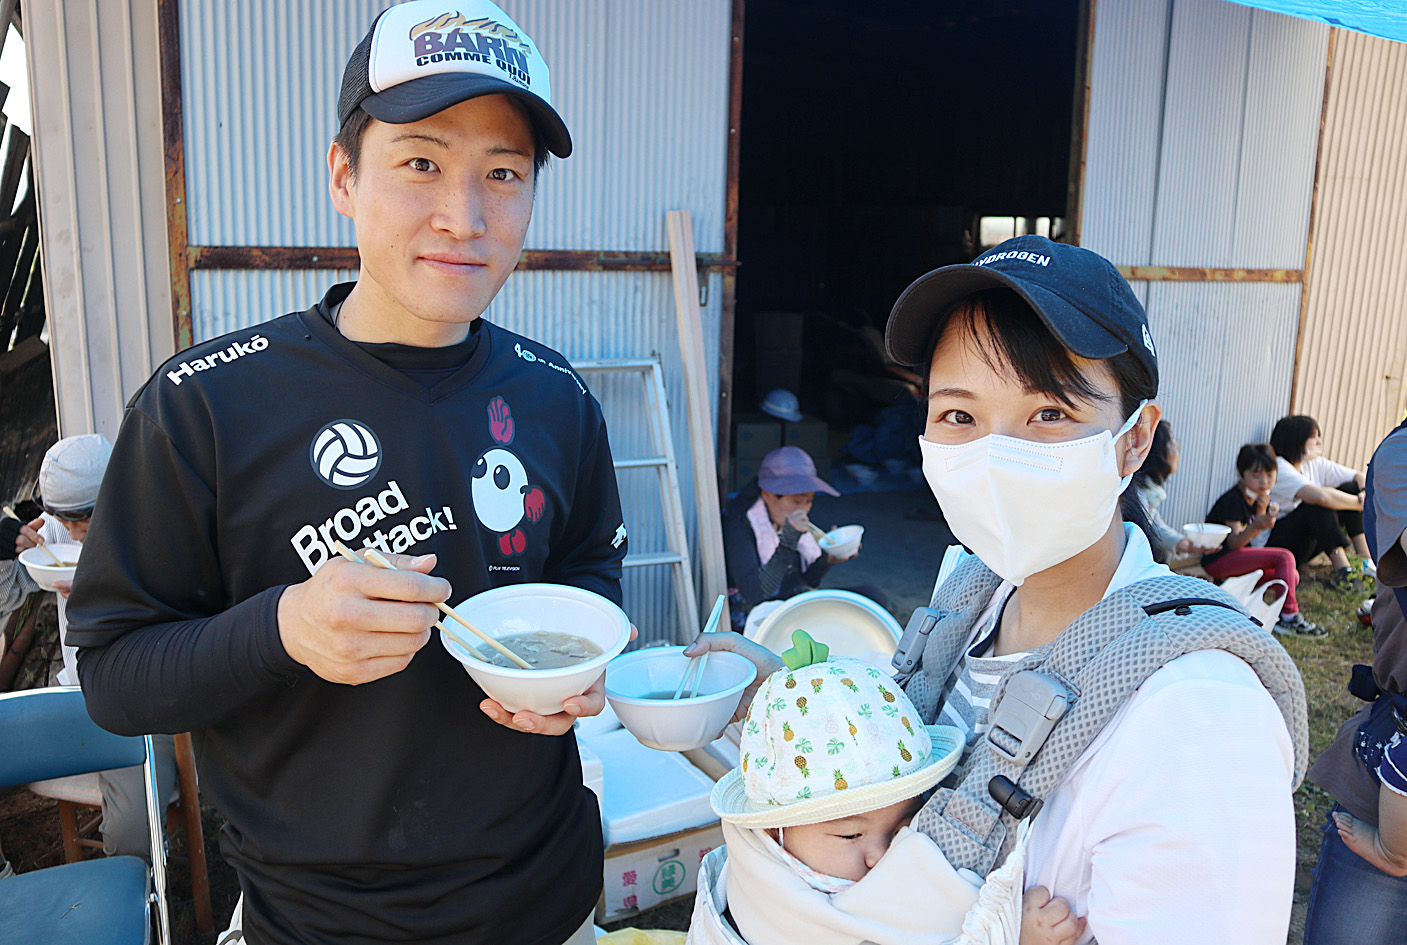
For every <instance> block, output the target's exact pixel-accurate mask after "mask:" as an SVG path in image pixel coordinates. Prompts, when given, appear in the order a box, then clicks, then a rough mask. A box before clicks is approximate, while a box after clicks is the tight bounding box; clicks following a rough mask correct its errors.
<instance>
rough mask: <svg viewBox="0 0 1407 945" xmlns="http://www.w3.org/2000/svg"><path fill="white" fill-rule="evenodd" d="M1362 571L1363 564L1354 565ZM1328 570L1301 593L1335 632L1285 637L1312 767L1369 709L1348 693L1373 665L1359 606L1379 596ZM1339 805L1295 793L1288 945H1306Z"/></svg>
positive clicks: (1310, 574) (1316, 617) (1313, 573)
mask: <svg viewBox="0 0 1407 945" xmlns="http://www.w3.org/2000/svg"><path fill="white" fill-rule="evenodd" d="M1354 565H1355V569H1357V568H1358V567H1359V566H1360V565H1361V562H1358V561H1355V562H1354ZM1327 574H1328V569H1327V568H1316V567H1310V568H1307V569H1305V570H1304V571H1302V573H1301V577H1300V587H1299V595H1298V596H1299V602H1300V610H1301V611H1302V612H1303V613H1304V615H1305V616H1306V617H1307V618H1308V619H1310V620H1312V621H1314V622H1315V623H1317V624H1319V625H1320V626H1323V627H1326V628H1328V629H1329V635H1328V636H1327V637H1319V638H1315V637H1290V638H1285V637H1282V638H1281V641H1282V642H1283V643H1284V644H1285V649H1286V650H1287V651H1288V652H1289V654H1290V656H1292V657H1294V660H1295V664H1296V665H1297V666H1299V670H1300V676H1302V677H1303V678H1304V693H1305V700H1306V702H1308V704H1309V757H1310V759H1311V762H1312V760H1313V759H1315V758H1318V757H1319V755H1320V754H1322V753H1323V751H1324V749H1325V748H1327V747H1329V743H1330V742H1332V741H1333V740H1334V736H1335V735H1336V734H1337V733H1338V730H1339V726H1340V725H1342V724H1343V722H1344V721H1345V720H1346V719H1348V717H1349V716H1351V715H1353V714H1354V713H1355V712H1357V711H1358V710H1359V709H1360V708H1362V706H1363V703H1362V702H1360V701H1358V699H1356V698H1354V697H1353V696H1351V695H1349V693H1348V675H1349V671H1350V669H1351V667H1352V666H1353V664H1355V663H1371V662H1372V659H1373V631H1372V629H1371V628H1370V627H1368V626H1367V625H1365V624H1363V623H1362V622H1361V621H1359V619H1358V616H1357V610H1358V605H1359V604H1360V603H1361V602H1362V601H1363V599H1364V597H1365V596H1366V594H1371V593H1372V591H1373V581H1372V580H1371V579H1365V583H1366V584H1367V585H1368V588H1367V590H1366V591H1365V592H1364V593H1351V592H1347V591H1341V590H1335V589H1331V588H1329V587H1327V586H1326V585H1325V583H1324V579H1325V578H1326V577H1327ZM1333 803H1334V802H1333V799H1332V798H1330V797H1329V795H1327V794H1325V793H1324V792H1323V791H1321V790H1319V788H1317V787H1315V786H1314V785H1313V784H1310V783H1309V782H1308V781H1305V783H1304V784H1302V785H1301V786H1300V789H1299V790H1298V791H1296V792H1295V822H1296V829H1297V832H1298V844H1297V854H1298V856H1297V859H1298V864H1297V865H1298V870H1297V872H1296V878H1295V911H1294V917H1293V921H1292V922H1291V925H1290V936H1289V939H1288V941H1290V942H1294V943H1298V942H1301V941H1303V939H1304V907H1305V900H1306V897H1307V895H1308V892H1309V884H1310V881H1311V878H1312V876H1311V870H1313V868H1314V863H1315V861H1316V860H1317V859H1318V856H1319V843H1320V840H1321V838H1322V836H1323V834H1322V832H1321V831H1322V828H1323V825H1324V818H1325V816H1326V815H1327V814H1328V812H1329V808H1330V807H1332V806H1333Z"/></svg>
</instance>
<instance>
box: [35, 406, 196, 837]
mask: <svg viewBox="0 0 1407 945" xmlns="http://www.w3.org/2000/svg"><path fill="white" fill-rule="evenodd" d="M111 457H112V443H111V442H109V441H108V438H107V437H105V436H103V435H102V434H101V433H86V434H82V435H79V436H67V437H64V438H63V439H61V440H59V441H58V442H57V443H55V444H54V445H53V446H51V447H49V450H48V452H46V453H45V454H44V460H43V462H41V463H40V465H39V480H38V482H37V483H36V487H35V494H34V498H35V501H36V502H38V503H39V505H40V507H41V508H43V510H44V514H43V515H40V516H39V517H38V518H36V519H34V520H33V521H31V522H29V523H28V525H27V526H25V527H24V528H22V529H21V530H20V535H19V538H18V539H17V540H16V542H15V547H16V549H18V550H23V549H25V548H32V547H34V545H35V544H36V543H37V542H41V541H42V542H44V543H49V542H54V543H59V542H75V543H77V544H82V543H83V540H84V539H85V538H87V537H88V524H89V522H90V521H91V520H92V518H93V509H94V507H95V506H96V505H97V501H98V488H99V486H101V485H102V481H103V473H104V472H105V471H106V470H107V464H108V460H109V459H110V458H111ZM54 586H55V588H57V590H58V595H57V605H58V633H59V651H60V653H61V655H62V660H63V662H62V668H60V669H59V670H58V672H56V673H55V674H54V676H53V678H52V683H53V684H54V685H58V686H76V685H78V664H77V658H78V650H77V648H76V647H74V646H72V645H71V644H70V643H69V641H68V597H69V593H70V591H72V589H73V586H72V582H71V581H66V580H62V579H60V580H56V581H55V582H54ZM153 744H154V747H155V750H156V763H157V783H158V786H159V789H160V791H161V792H162V795H163V796H170V794H171V793H172V791H173V789H174V787H175V784H176V746H175V742H174V741H172V738H171V736H170V735H156V736H155V738H153ZM98 786H99V788H100V789H101V791H102V797H103V819H102V821H101V823H100V824H99V832H100V833H101V834H102V838H103V852H104V853H106V854H107V855H108V856H140V857H142V858H144V859H148V860H149V859H150V858H151V837H150V834H149V832H148V826H147V806H146V786H145V778H144V776H143V774H142V771H141V769H132V768H121V769H117V770H114V771H104V772H102V773H100V774H99V775H98Z"/></svg>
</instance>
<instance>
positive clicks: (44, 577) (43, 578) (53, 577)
mask: <svg viewBox="0 0 1407 945" xmlns="http://www.w3.org/2000/svg"><path fill="white" fill-rule="evenodd" d="M45 548H47V549H49V551H52V552H53V553H54V555H55V556H56V557H57V558H58V559H59V561H61V562H63V563H62V564H54V559H53V558H51V557H49V555H48V554H47V553H46V552H45V550H44V549H45ZM82 553H83V546H82V545H80V544H79V543H78V542H68V541H64V542H59V541H51V542H47V543H46V544H44V545H43V546H42V547H34V548H26V549H25V550H24V551H21V552H20V564H23V565H24V569H25V570H26V571H28V572H29V576H30V577H32V578H34V583H35V584H38V585H39V586H40V587H42V588H44V590H46V591H56V590H58V588H56V587H54V582H55V581H72V580H73V572H74V571H76V570H78V556H79V555H80V554H82Z"/></svg>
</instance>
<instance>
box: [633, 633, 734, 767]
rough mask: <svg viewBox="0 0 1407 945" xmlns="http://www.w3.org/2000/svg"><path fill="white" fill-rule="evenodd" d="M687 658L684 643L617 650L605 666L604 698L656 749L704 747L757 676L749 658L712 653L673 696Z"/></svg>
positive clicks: (640, 738)
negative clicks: (614, 656) (618, 653)
mask: <svg viewBox="0 0 1407 945" xmlns="http://www.w3.org/2000/svg"><path fill="white" fill-rule="evenodd" d="M699 659H700V660H702V659H703V657H699ZM689 662H690V661H689V658H688V657H687V656H684V647H682V646H657V647H651V648H650V649H646V650H635V651H634V652H631V653H625V654H623V655H621V656H617V657H616V658H615V659H613V660H611V665H610V666H608V667H607V668H606V700H607V701H608V702H610V704H611V708H612V709H614V710H615V713H616V717H617V718H618V719H620V724H621V725H624V726H625V727H626V728H627V729H629V730H630V734H632V735H634V736H635V737H636V738H637V739H638V740H639V741H640V744H642V745H647V746H649V747H650V748H658V749H659V750H660V751H688V750H689V749H691V748H702V747H703V746H704V745H707V744H709V743H710V742H712V741H713V740H714V739H716V738H718V736H719V735H721V734H722V733H723V729H725V728H726V727H727V726H728V722H729V721H730V720H731V719H732V718H733V713H734V712H736V711H737V709H738V703H739V702H740V701H741V700H742V697H743V690H744V689H746V688H747V687H748V685H749V684H750V683H751V682H752V681H753V680H754V679H756V678H757V667H756V666H754V665H753V664H752V661H751V660H749V659H746V658H745V657H742V656H739V655H738V654H736V653H725V652H721V651H720V652H716V653H710V654H709V656H708V663H707V664H704V665H703V668H702V672H700V670H698V669H695V670H693V671H692V672H691V673H690V680H689V684H688V685H686V686H685V688H684V691H683V693H682V694H681V698H679V699H675V698H674V691H675V689H676V688H677V687H678V686H679V683H680V681H681V680H682V679H683V678H684V674H685V672H688V671H689Z"/></svg>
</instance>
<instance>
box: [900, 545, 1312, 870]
mask: <svg viewBox="0 0 1407 945" xmlns="http://www.w3.org/2000/svg"><path fill="white" fill-rule="evenodd" d="M1000 583H1001V579H1000V578H999V577H997V575H995V574H993V573H992V572H991V571H990V570H989V569H988V568H987V567H986V566H985V565H984V564H982V562H981V561H979V560H978V559H977V558H975V557H970V558H968V559H966V560H965V561H964V562H963V563H962V564H960V565H958V567H957V568H956V569H955V570H954V571H953V573H952V574H951V575H950V576H949V577H948V579H947V580H946V581H944V582H943V584H942V586H941V587H939V588H938V589H937V591H936V592H935V593H934V596H933V602H932V605H931V606H930V607H923V608H919V610H917V611H915V613H914V616H913V618H912V619H911V620H910V621H909V626H908V628H907V629H906V630H905V632H904V637H903V640H902V641H901V642H900V645H899V649H898V651H897V652H896V653H895V654H894V667H895V670H896V672H897V675H898V679H899V681H900V683H901V684H902V685H903V686H904V691H905V692H906V693H907V694H908V696H909V698H910V699H912V700H913V702H914V705H915V706H916V707H917V708H918V711H919V713H920V714H921V715H922V716H923V719H924V721H925V722H928V723H932V722H934V721H935V720H936V717H937V715H938V710H939V707H940V706H941V705H942V701H943V698H944V697H945V696H946V694H947V692H948V690H949V689H950V688H951V687H952V685H953V683H954V682H955V681H956V674H957V671H958V670H959V669H960V668H961V667H960V663H961V660H962V658H963V655H964V652H965V650H966V648H967V646H968V645H969V641H970V639H971V635H972V628H973V624H974V623H975V622H976V620H977V618H978V616H979V615H980V614H981V613H982V611H983V609H984V608H985V607H986V605H987V603H988V602H989V601H990V600H991V596H992V593H993V592H994V591H995V590H996V588H997V586H998V585H999V584H1000ZM1210 649H1216V650H1226V651H1227V652H1229V653H1231V654H1233V655H1235V656H1237V657H1240V658H1241V659H1242V660H1244V661H1245V662H1246V663H1247V664H1249V665H1250V667H1251V668H1252V669H1253V670H1255V673H1256V675H1257V676H1258V677H1260V681H1261V683H1262V684H1263V685H1264V686H1265V688H1266V689H1267V690H1268V691H1269V692H1270V694H1271V696H1272V697H1274V699H1275V703H1276V705H1277V706H1278V707H1279V708H1280V712H1281V713H1282V714H1283V715H1284V717H1285V725H1286V727H1287V728H1288V729H1289V732H1290V736H1291V740H1292V742H1293V744H1294V754H1295V765H1294V767H1295V773H1294V783H1293V785H1289V786H1288V787H1290V788H1291V790H1293V789H1294V788H1295V787H1298V786H1299V783H1300V781H1301V780H1302V779H1303V776H1304V771H1305V767H1306V755H1307V752H1308V739H1307V721H1306V709H1305V697H1304V683H1303V681H1302V680H1301V679H1300V675H1299V670H1298V669H1297V668H1296V667H1295V664H1294V661H1293V660H1291V659H1290V657H1289V654H1287V653H1286V652H1285V650H1284V649H1283V648H1282V647H1281V646H1280V644H1279V643H1278V642H1277V641H1276V640H1275V638H1274V637H1273V636H1272V635H1271V634H1270V632H1269V631H1268V630H1265V629H1263V628H1261V627H1260V626H1258V625H1257V624H1255V623H1254V622H1253V621H1252V620H1251V618H1250V617H1249V615H1248V614H1247V613H1246V612H1245V610H1244V609H1242V607H1241V605H1240V604H1239V603H1237V601H1236V600H1235V599H1234V598H1232V597H1231V596H1230V595H1228V594H1226V593H1225V592H1223V591H1221V590H1220V589H1219V588H1217V587H1216V586H1215V585H1213V584H1210V583H1208V582H1206V581H1203V580H1200V579H1197V578H1191V577H1183V576H1180V575H1167V576H1164V577H1157V578H1151V579H1149V580H1146V581H1140V582H1138V583H1136V584H1131V585H1129V586H1128V587H1125V588H1123V589H1122V590H1119V591H1116V592H1114V593H1113V594H1110V595H1109V596H1108V597H1106V598H1105V599H1104V600H1102V601H1100V602H1099V603H1098V604H1096V605H1095V606H1094V607H1091V608H1090V609H1089V610H1087V611H1086V612H1085V613H1083V614H1082V615H1080V616H1079V617H1078V618H1077V619H1076V620H1075V621H1074V622H1073V623H1072V624H1070V626H1069V627H1067V628H1066V629H1065V630H1064V631H1063V632H1062V633H1061V634H1060V636H1059V637H1058V638H1057V639H1056V640H1055V641H1053V642H1052V643H1050V644H1047V645H1046V646H1043V647H1040V648H1038V649H1036V650H1033V651H1031V652H1030V653H1029V654H1028V655H1027V656H1026V657H1024V658H1023V659H1021V660H1017V661H1014V662H1012V664H1011V665H1010V667H1009V668H1008V669H1006V671H1005V672H1004V673H1003V676H1002V679H1001V681H1000V682H999V683H998V685H997V688H996V691H995V693H994V694H993V698H992V703H991V707H990V708H989V709H988V710H987V715H986V716H985V717H983V718H981V719H979V720H978V722H979V725H980V724H981V723H983V722H985V721H987V719H988V718H990V720H991V724H990V726H989V727H988V729H987V733H986V735H984V736H983V738H982V739H981V741H980V742H978V743H977V744H976V745H975V746H974V747H973V749H972V751H971V754H970V756H969V758H968V760H967V763H966V767H965V768H964V770H963V772H962V779H961V781H960V782H959V783H958V785H957V787H956V788H940V789H939V790H938V791H937V792H935V793H934V795H933V797H932V798H931V799H930V800H929V802H928V803H927V804H926V805H925V806H924V808H923V810H921V811H920V812H919V814H918V817H917V819H916V820H915V822H914V827H915V828H916V829H918V830H921V831H922V832H923V833H926V834H927V835H928V836H929V837H931V838H932V839H933V840H934V841H935V842H936V843H937V844H938V846H939V847H940V848H941V849H942V850H943V852H944V853H945V854H946V855H947V857H948V859H949V862H951V863H952V865H953V866H954V867H955V868H967V869H971V870H973V871H975V872H976V873H977V874H978V875H981V876H986V875H988V874H989V873H991V872H992V870H993V869H994V868H995V867H996V866H997V865H998V864H1000V863H1002V862H1003V861H1004V860H1005V859H1006V856H1007V854H1008V853H1009V852H1010V851H1011V849H1012V847H1013V846H1014V844H1015V842H1016V835H1017V830H1016V828H1017V825H1018V823H1019V822H1020V821H1021V820H1023V819H1025V818H1028V817H1034V816H1035V815H1036V814H1037V813H1038V812H1039V810H1040V808H1041V805H1042V804H1043V803H1044V802H1045V799H1046V798H1047V797H1048V796H1049V795H1050V793H1051V792H1052V791H1053V790H1054V789H1055V788H1056V786H1057V785H1059V784H1060V782H1061V781H1062V780H1063V779H1064V777H1065V773H1066V772H1067V771H1068V770H1069V769H1070V767H1071V766H1072V765H1073V764H1074V763H1075V760H1076V759H1078V758H1079V757H1080V755H1081V754H1082V753H1083V752H1084V750H1085V748H1086V747H1088V746H1089V744H1090V743H1091V742H1092V741H1093V740H1094V739H1095V737H1096V736H1097V735H1098V734H1099V733H1100V731H1101V730H1102V729H1103V728H1104V726H1105V725H1106V724H1107V723H1108V721H1109V719H1110V718H1112V717H1113V715H1114V713H1115V712H1117V711H1118V710H1119V708H1120V707H1121V706H1123V705H1124V704H1125V703H1126V702H1127V701H1128V699H1129V698H1130V697H1131V696H1132V695H1133V693H1134V691H1135V690H1137V689H1138V687H1139V686H1141V685H1142V684H1143V681H1144V680H1145V679H1147V678H1148V677H1149V676H1150V675H1152V673H1153V672H1154V671H1156V670H1157V669H1158V668H1159V667H1161V666H1162V665H1163V664H1164V663H1167V662H1168V661H1170V660H1173V659H1176V658H1177V657H1179V656H1182V655H1183V654H1185V653H1191V652H1194V651H1196V650H1210Z"/></svg>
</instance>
